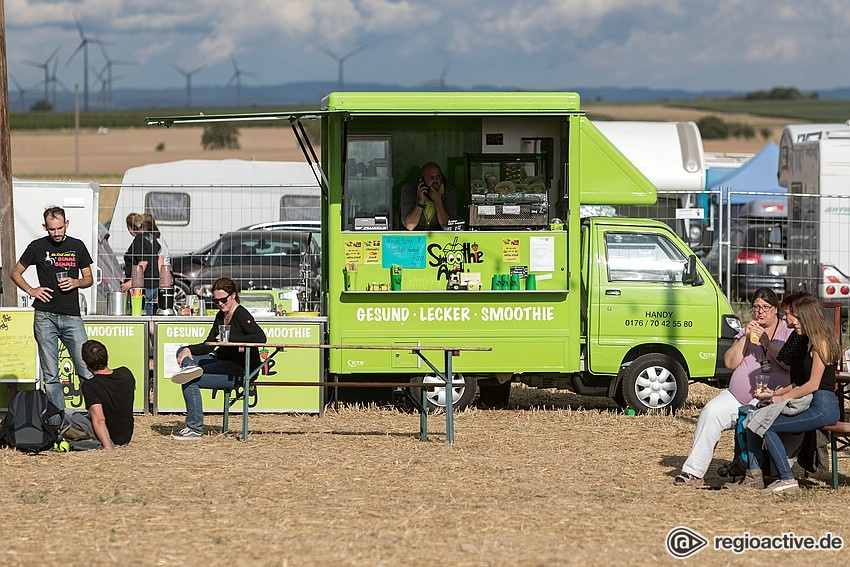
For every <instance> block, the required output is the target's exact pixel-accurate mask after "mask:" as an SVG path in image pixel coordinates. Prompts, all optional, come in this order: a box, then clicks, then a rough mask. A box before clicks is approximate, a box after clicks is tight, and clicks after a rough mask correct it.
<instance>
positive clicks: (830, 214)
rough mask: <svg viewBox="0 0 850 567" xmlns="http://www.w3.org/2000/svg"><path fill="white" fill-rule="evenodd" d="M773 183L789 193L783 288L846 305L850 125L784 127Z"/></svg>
mask: <svg viewBox="0 0 850 567" xmlns="http://www.w3.org/2000/svg"><path fill="white" fill-rule="evenodd" d="M778 165H779V170H778V173H779V184H780V185H782V186H783V187H785V188H787V189H788V193H789V214H788V219H789V231H788V250H789V258H788V260H789V266H788V270H789V281H788V284H789V286H788V289H791V290H796V289H807V290H809V291H811V292H812V293H815V292H817V293H818V294H819V296H820V298H821V300H822V301H840V302H843V303H844V306H843V307H842V311H843V312H845V314H846V312H847V307H848V305H850V277H848V274H850V122H848V123H844V124H799V125H790V126H786V127H785V129H784V130H783V131H782V139H781V140H780V144H779V164H778Z"/></svg>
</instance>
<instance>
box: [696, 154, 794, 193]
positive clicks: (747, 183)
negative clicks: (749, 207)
mask: <svg viewBox="0 0 850 567" xmlns="http://www.w3.org/2000/svg"><path fill="white" fill-rule="evenodd" d="M778 167H779V146H777V145H776V144H775V143H774V142H770V143H768V144H767V145H766V146H765V147H764V148H762V150H761V151H760V152H759V153H757V154H756V155H754V156H753V158H752V159H751V160H750V161H748V162H747V163H745V164H744V165H743V166H741V167H740V168H738V169H736V170H735V171H733V172H731V173H729V175H726V176H725V177H723V178H722V179H720V180H718V181H715V182H714V183H713V184H712V185H710V186H709V187H708V189H709V191H721V195H722V197H723V199H724V200H726V198H727V196H728V195H729V193H731V199H730V201H729V204H730V205H732V206H733V207H734V206H735V205H739V206H740V205H746V204H747V203H750V202H751V201H756V200H759V199H765V198H767V197H770V198H771V200H772V201H773V200H774V199H773V198H772V197H771V195H766V194H768V193H770V194H773V193H777V194H778V195H777V196H780V195H781V196H782V198H781V199H776V201H780V202H782V203H786V204H787V201H788V197H786V196H785V195H787V193H788V191H787V190H786V189H785V187H782V186H781V185H779V183H778V182H777V180H776V178H777V169H778ZM744 191H748V192H753V193H760V194H757V195H746V194H742V193H741V192H744Z"/></svg>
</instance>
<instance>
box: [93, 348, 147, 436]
mask: <svg viewBox="0 0 850 567" xmlns="http://www.w3.org/2000/svg"><path fill="white" fill-rule="evenodd" d="M82 355H83V361H84V362H85V363H86V366H87V367H88V369H89V370H90V371H91V372H92V374H93V377H92V378H91V380H86V381H85V382H83V386H82V390H83V399H84V400H85V401H86V409H87V410H89V415H88V418H89V420H90V421H91V431H92V432H93V436H94V437H96V438H97V440H98V441H99V442H100V446H102V447H103V448H104V449H113V448H115V447H116V446H118V445H126V444H127V443H129V442H130V439H131V438H132V437H133V391H134V390H135V389H136V379H135V378H133V373H132V372H130V369H129V368H127V367H126V366H120V367H118V368H115V369H112V368H109V353H108V352H107V351H106V347H105V346H103V343H100V342H98V341H86V342H85V343H84V344H83V349H82ZM82 429H83V431H85V432H86V433H89V434H91V433H90V432H89V431H87V430H86V428H82ZM93 448H100V447H93Z"/></svg>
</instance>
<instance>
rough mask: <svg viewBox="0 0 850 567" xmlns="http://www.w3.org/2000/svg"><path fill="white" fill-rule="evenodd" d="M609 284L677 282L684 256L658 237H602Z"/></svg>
mask: <svg viewBox="0 0 850 567" xmlns="http://www.w3.org/2000/svg"><path fill="white" fill-rule="evenodd" d="M605 246H606V248H607V256H608V280H609V281H612V282H614V281H654V282H680V283H681V281H682V271H683V270H684V268H685V266H686V265H687V261H688V260H687V258H686V257H685V255H684V254H683V253H682V252H681V251H680V250H679V249H678V248H677V247H676V246H674V245H673V243H672V242H670V240H669V239H667V238H666V237H664V236H663V235H660V234H635V233H622V232H608V233H606V234H605Z"/></svg>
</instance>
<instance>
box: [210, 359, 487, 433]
mask: <svg viewBox="0 0 850 567" xmlns="http://www.w3.org/2000/svg"><path fill="white" fill-rule="evenodd" d="M206 344H207V345H209V346H215V347H222V346H226V347H246V348H245V374H244V376H243V383H242V398H243V399H242V440H243V441H245V440H247V439H248V398H249V396H248V392H249V389H250V387H251V380H252V379H253V378H254V377H255V376H257V375H258V374H259V373H260V370H261V369H262V367H263V365H262V364H261V365H260V367H259V368H255V369H251V357H250V350H249V347H250V348H266V349H269V350H271V353H270V354H269V356H268V357H267V358H266V361H268V360H271V359H272V358H274V357H275V355H277V353H279V352H283V351H284V350H286V349H296V348H309V349H323V350H331V349H348V350H395V351H409V352H412V353H414V354H416V356H418V357H419V358H420V359H421V360H422V361H423V362H425V364H426V365H427V366H428V367H429V368H430V369H431V370H433V371H434V372H435V373H436V374H437V376H439V377H440V378H442V380H443V383H442V385H443V386H445V387H451V386H453V385H454V380H453V377H452V358H453V357H455V356H460V353H461V352H464V351H479V352H481V351H491V350H493V349H492V348H490V347H459V346H425V345H422V346H411V345H404V346H388V345H340V344H318V345H316V344H300V343H237V342H208V343H206ZM429 352H430V353H435V352H442V353H443V370H442V371H441V370H440V369H438V368H437V367H436V366H435V365H434V364H433V363H432V362H431V361H430V360H429V359H428V358H427V356H425V354H423V353H429ZM264 362H265V361H264ZM254 385H255V386H314V387H323V386H324V387H333V388H339V387H351V388H358V387H359V388H365V387H388V388H389V387H401V388H406V390H405V394H406V395H407V396H408V398H410V399H411V400H412V401H414V403H415V405H417V406H418V407H417V409H418V410H419V438H420V440H422V441H426V440H427V439H428V421H427V420H428V417H427V414H428V402H427V400H426V397H425V390H426V389H427V388H433V387H439V386H440V385H441V384H440V383H439V382H431V383H428V384H427V385H425V384H421V385H420V384H418V383H414V382H375V381H372V382H339V381H331V382H327V381H320V382H260V381H257V382H254ZM409 388H421V392H420V394H421V395H420V396H419V400H418V403H416V400H415V399H414V398H412V396H410V394H409ZM452 406H453V400H452V396H451V393H450V392H449V393H447V395H446V443H454V439H455V435H454V408H453V407H452ZM224 407H225V409H224V411H225V414H224V426H223V429H224V433H227V420H228V408H229V404H228V403H225V405H224Z"/></svg>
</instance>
